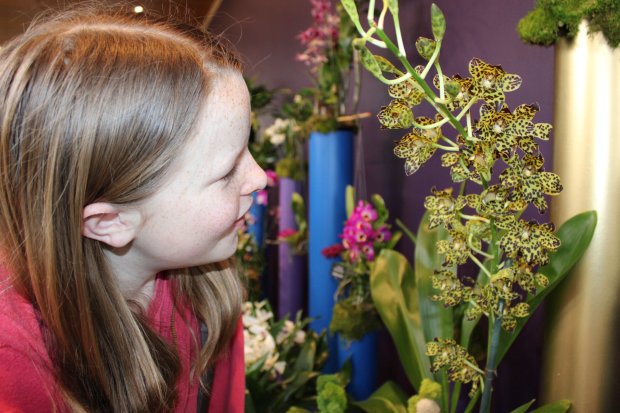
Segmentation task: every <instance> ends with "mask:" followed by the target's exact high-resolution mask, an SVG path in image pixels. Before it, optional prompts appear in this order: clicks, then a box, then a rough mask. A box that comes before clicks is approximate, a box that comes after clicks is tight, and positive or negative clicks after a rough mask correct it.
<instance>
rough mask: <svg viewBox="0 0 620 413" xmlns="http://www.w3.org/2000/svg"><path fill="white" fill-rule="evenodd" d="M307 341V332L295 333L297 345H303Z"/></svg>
mask: <svg viewBox="0 0 620 413" xmlns="http://www.w3.org/2000/svg"><path fill="white" fill-rule="evenodd" d="M305 341H306V332H305V331H304V330H299V331H297V332H296V333H295V343H297V344H303V343H304V342H305Z"/></svg>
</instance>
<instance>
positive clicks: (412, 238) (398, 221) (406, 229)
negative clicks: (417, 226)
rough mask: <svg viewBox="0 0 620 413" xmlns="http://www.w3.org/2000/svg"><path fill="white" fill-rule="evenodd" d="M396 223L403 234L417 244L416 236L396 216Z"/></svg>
mask: <svg viewBox="0 0 620 413" xmlns="http://www.w3.org/2000/svg"><path fill="white" fill-rule="evenodd" d="M396 225H397V226H398V228H400V229H401V230H402V231H403V232H404V233H405V235H406V236H407V237H408V238H409V239H410V240H411V242H413V245H415V244H417V242H418V240H417V238H416V236H415V235H413V232H411V230H410V229H409V228H408V227H407V226H406V225H405V223H404V222H403V221H401V220H400V219H398V218H396Z"/></svg>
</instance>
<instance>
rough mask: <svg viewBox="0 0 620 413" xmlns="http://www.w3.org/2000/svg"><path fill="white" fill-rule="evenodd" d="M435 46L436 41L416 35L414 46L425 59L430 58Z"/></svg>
mask: <svg viewBox="0 0 620 413" xmlns="http://www.w3.org/2000/svg"><path fill="white" fill-rule="evenodd" d="M436 47H437V42H436V41H434V40H431V39H428V38H426V37H418V40H416V42H415V48H416V50H417V51H418V54H419V55H420V56H422V58H423V59H425V60H430V58H431V57H432V56H433V52H435V48H436ZM459 91H460V88H459Z"/></svg>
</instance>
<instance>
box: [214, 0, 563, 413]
mask: <svg viewBox="0 0 620 413" xmlns="http://www.w3.org/2000/svg"><path fill="white" fill-rule="evenodd" d="M436 3H437V4H438V5H439V7H440V8H441V9H442V10H443V12H444V14H445V16H446V21H447V31H446V36H445V39H444V45H443V48H442V58H441V62H442V69H443V71H444V74H446V75H453V74H456V73H460V74H461V75H462V76H467V75H468V72H467V65H468V62H469V60H470V59H471V58H472V57H478V58H481V59H482V60H484V61H486V62H487V63H490V64H501V65H502V67H503V68H504V69H505V70H506V71H507V72H509V73H517V74H519V75H520V76H521V77H522V78H523V84H522V86H521V88H520V89H519V90H517V91H516V92H512V93H510V94H508V95H507V103H508V105H509V106H510V107H511V108H514V107H516V106H518V105H520V104H522V103H538V104H539V105H540V106H541V110H540V112H539V113H538V115H537V116H536V117H535V118H534V121H535V122H552V114H553V104H552V103H553V102H552V99H553V86H554V85H553V70H554V60H553V49H552V48H547V49H545V48H540V47H533V46H527V45H524V44H522V42H521V41H520V39H519V38H518V36H517V33H516V30H515V28H516V25H517V22H518V21H519V19H520V18H521V17H522V16H524V15H525V14H526V13H527V11H528V10H529V9H530V8H531V7H533V3H534V1H533V0H532V1H523V0H503V1H497V0H478V1H467V2H464V1H456V0H436ZM430 5H431V1H429V0H415V1H413V0H409V1H402V0H401V2H400V9H401V12H400V16H401V19H402V20H403V21H402V28H403V34H405V35H406V36H407V37H405V43H406V44H409V45H411V46H413V44H414V41H415V39H416V38H417V37H418V36H420V35H424V36H429V37H430V33H431V31H430V25H429V23H428V21H429V14H430ZM309 10H310V6H309V2H307V1H304V0H269V1H264V0H263V1H256V0H254V1H250V0H226V1H225V2H223V4H222V8H221V9H220V14H219V15H218V16H217V18H216V19H215V21H214V27H215V28H216V29H223V28H226V32H227V37H229V39H231V40H232V41H233V42H234V43H236V44H237V47H238V48H239V50H240V51H241V52H242V54H243V55H244V56H245V58H246V62H247V66H246V69H247V70H246V72H247V74H248V75H250V76H256V78H257V80H258V81H259V82H261V83H265V84H266V85H267V86H268V87H270V88H281V87H287V88H292V89H297V88H299V87H302V86H309V85H310V79H309V77H308V76H307V75H306V70H305V67H304V66H303V65H302V64H300V63H297V62H296V61H295V60H294V58H295V55H296V53H298V52H300V51H301V47H300V46H299V44H298V42H297V40H296V38H295V36H296V35H297V34H298V33H299V32H301V31H302V30H303V29H305V28H306V27H307V26H308V25H309V24H310V23H311V17H310V14H309ZM408 54H409V55H410V56H417V54H416V53H415V51H414V50H413V49H411V48H410V50H409V51H408ZM414 63H415V62H414ZM388 102H389V97H388V96H387V92H386V91H385V87H384V86H383V85H381V84H380V83H379V82H377V81H375V80H374V79H373V78H371V76H370V75H367V74H364V79H363V88H362V102H361V105H360V111H370V112H372V113H373V114H376V113H377V111H378V109H379V107H380V106H381V105H385V104H387V103H388ZM362 127H363V130H362V133H363V138H364V142H365V147H364V152H365V160H366V162H365V168H366V180H367V193H368V194H373V193H380V194H381V195H382V196H383V197H384V198H385V201H386V203H387V205H388V207H389V208H390V210H391V213H392V217H400V218H401V219H402V220H403V221H404V222H405V223H406V224H408V225H409V226H410V227H411V228H412V229H414V230H415V229H417V223H418V221H419V219H420V217H421V215H422V213H423V207H422V204H423V201H424V197H425V196H426V195H428V194H429V192H430V188H431V187H432V186H437V187H439V188H441V187H443V186H447V185H449V184H450V181H449V176H448V173H447V172H448V171H447V170H444V169H443V168H441V167H440V166H439V157H438V156H436V157H435V159H433V160H431V162H430V163H429V164H428V165H427V166H426V167H424V168H422V169H421V170H420V171H418V173H416V174H415V175H413V176H410V177H406V176H405V174H404V171H403V162H402V160H401V159H398V158H396V157H394V155H393V154H392V149H393V141H394V140H396V139H398V138H399V137H400V136H401V135H402V134H403V133H399V132H397V131H384V130H380V129H379V127H378V121H377V120H376V118H375V117H374V116H373V117H372V118H370V119H366V120H365V121H364V122H363V125H362ZM542 150H543V153H544V154H545V157H546V158H547V159H548V160H549V161H550V160H551V146H550V144H545V145H543V147H542ZM547 169H548V170H549V169H551V162H549V163H548V165H547ZM536 215H537V213H536V214H533V215H532V216H533V217H536ZM539 219H540V218H539ZM402 249H403V251H404V252H405V253H406V254H408V255H409V254H411V250H412V246H411V245H410V244H407V241H406V242H405V243H404V245H403V246H402ZM541 316H542V314H537V315H536V316H535V317H534V319H533V320H532V323H531V324H530V325H528V327H526V329H525V330H524V337H521V338H520V339H519V340H517V342H516V344H515V348H513V350H512V351H511V352H510V353H509V354H508V356H507V359H506V361H505V363H504V364H503V365H502V366H500V371H499V379H500V380H498V383H500V384H499V386H498V387H497V388H496V393H495V394H496V402H497V405H496V406H495V408H494V411H497V412H500V413H501V412H504V411H510V408H511V407H512V408H514V407H516V406H518V405H519V404H521V403H525V402H526V401H529V400H530V399H531V398H532V397H536V396H537V390H538V386H539V380H538V379H537V376H538V374H537V373H538V371H539V367H540V354H541V346H542V344H541V340H542V335H541V333H542V317H541ZM383 345H384V346H386V347H389V346H390V345H391V344H390V343H384V344H383ZM379 353H380V354H394V352H393V351H380V352H379ZM380 365H382V366H384V371H382V372H381V373H380V374H381V375H382V377H380V380H382V379H386V378H390V377H393V376H394V373H392V372H393V371H395V370H397V366H398V361H397V360H386V361H385V362H382V363H380ZM527 371H529V372H530V377H526V376H525V373H526V372H527ZM532 373H533V374H532Z"/></svg>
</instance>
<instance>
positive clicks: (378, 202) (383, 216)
mask: <svg viewBox="0 0 620 413" xmlns="http://www.w3.org/2000/svg"><path fill="white" fill-rule="evenodd" d="M370 202H372V204H373V206H374V207H375V210H376V211H377V220H376V221H375V223H376V224H377V225H383V224H384V223H385V221H387V219H388V218H389V215H390V214H389V212H388V209H387V207H386V206H385V201H384V200H383V198H381V195H379V194H374V195H372V196H371V197H370Z"/></svg>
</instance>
